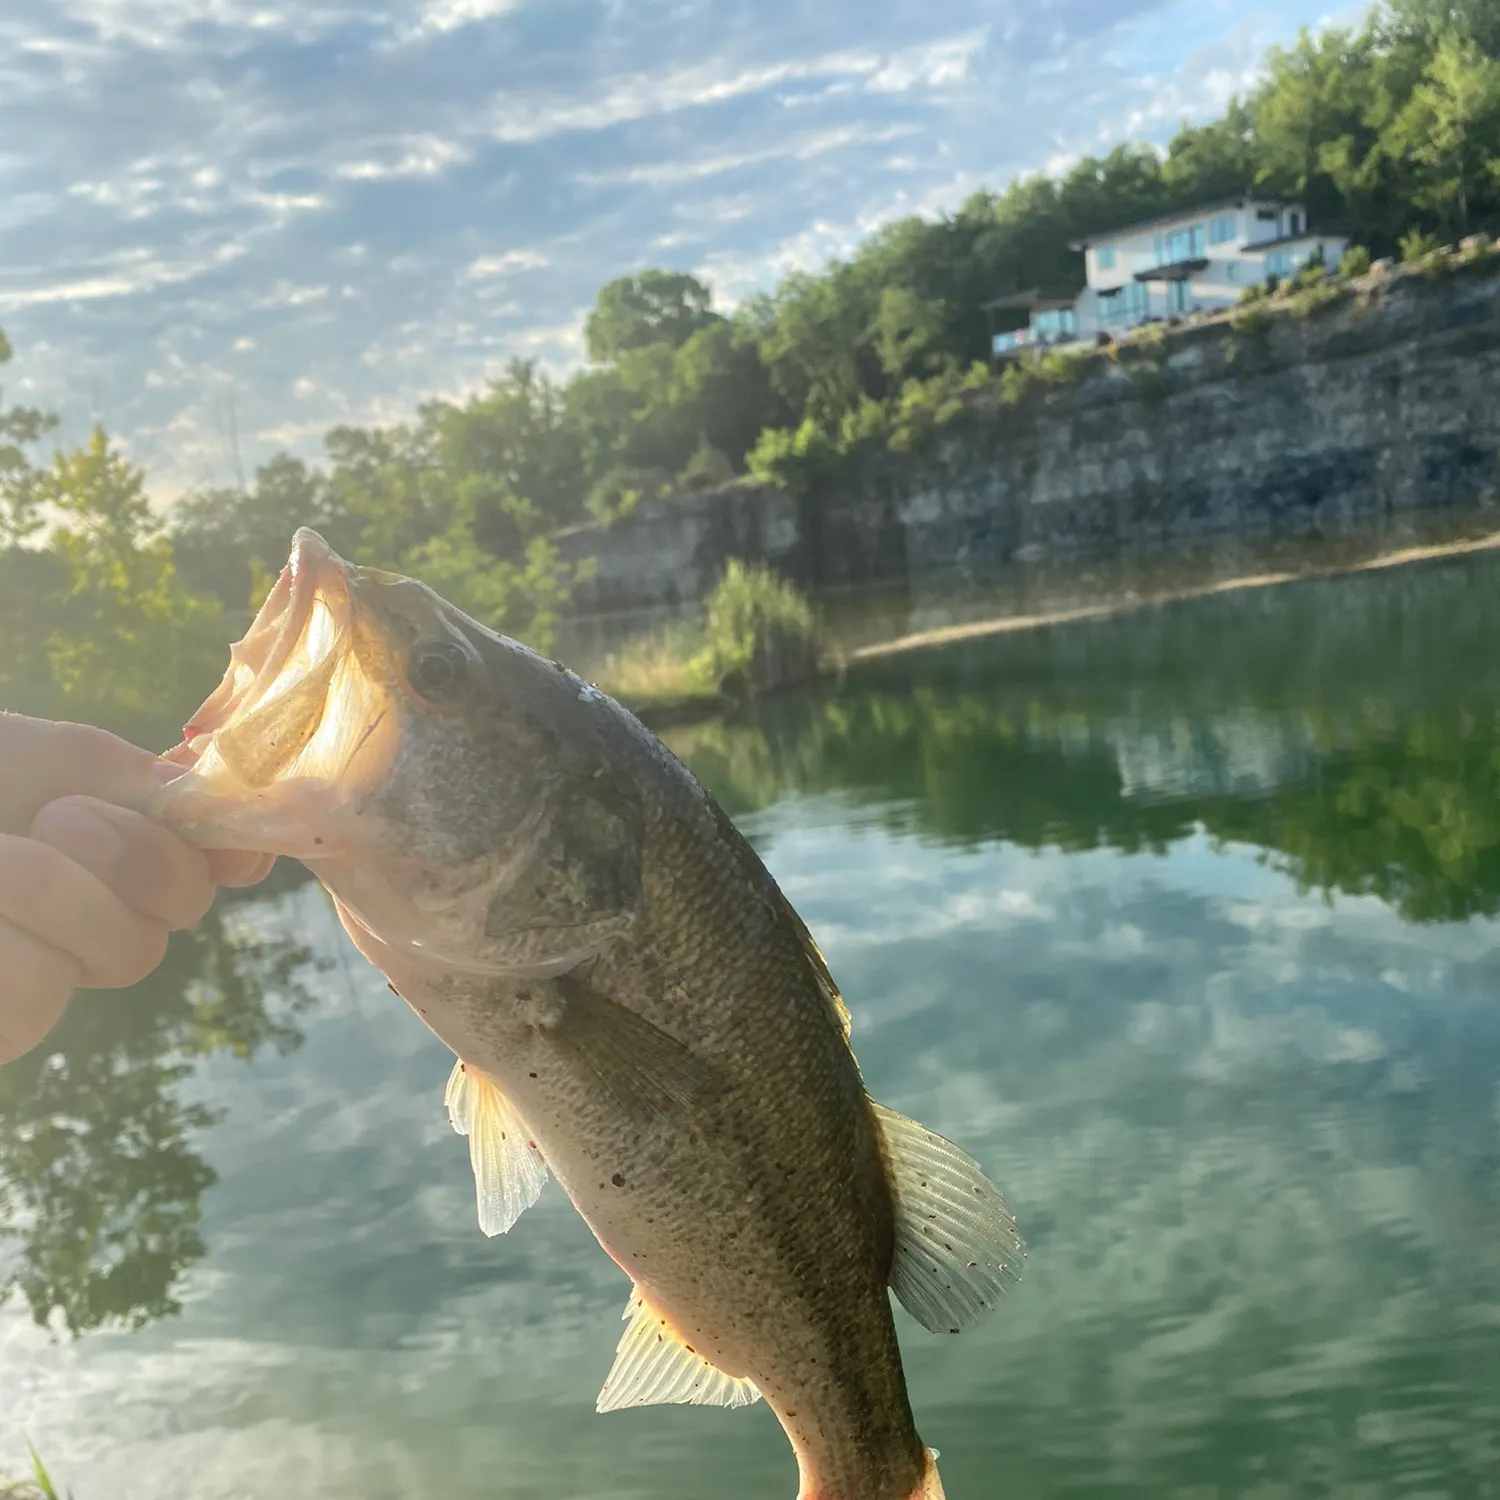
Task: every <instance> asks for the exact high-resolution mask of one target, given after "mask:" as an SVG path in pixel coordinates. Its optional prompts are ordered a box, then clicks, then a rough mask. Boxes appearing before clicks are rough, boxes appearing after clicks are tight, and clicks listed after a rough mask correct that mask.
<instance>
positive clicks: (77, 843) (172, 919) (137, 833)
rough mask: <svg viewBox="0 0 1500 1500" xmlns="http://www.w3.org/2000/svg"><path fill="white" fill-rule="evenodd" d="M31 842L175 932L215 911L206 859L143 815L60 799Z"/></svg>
mask: <svg viewBox="0 0 1500 1500" xmlns="http://www.w3.org/2000/svg"><path fill="white" fill-rule="evenodd" d="M31 836H32V838H34V839H40V840H41V841H42V842H43V843H45V844H50V845H51V846H52V848H54V849H57V850H59V851H60V852H61V853H63V854H66V855H67V856H68V858H69V859H71V860H72V861H73V862H74V863H75V864H79V865H82V866H83V868H84V869H85V870H88V871H89V872H90V873H91V874H93V875H96V876H97V877H98V878H99V880H101V881H102V882H103V883H104V884H105V885H106V886H108V887H109V889H110V890H111V891H113V892H114V894H115V895H116V896H118V897H119V898H120V900H121V901H123V902H124V903H125V904H126V905H127V906H128V907H130V908H131V909H132V910H133V911H136V912H139V913H140V914H141V915H142V916H145V917H153V918H155V919H156V920H157V921H158V922H161V923H163V924H165V925H166V926H167V927H168V928H170V929H171V930H172V931H174V932H176V931H178V930H179V929H181V928H183V927H191V926H192V925H193V924H194V923H195V922H197V921H198V920H199V919H200V918H201V917H202V916H203V914H204V912H206V911H207V910H208V908H209V907H210V906H212V905H213V899H214V880H213V874H212V872H211V870H210V867H209V862H208V857H207V855H205V854H204V853H203V852H202V851H201V850H198V849H194V848H193V847H192V845H190V844H185V843H183V841H182V840H181V839H180V838H178V837H177V836H176V834H174V833H171V832H170V831H169V830H167V829H165V828H163V827H162V826H161V825H160V824H159V823H153V822H152V821H151V819H150V818H145V817H142V816H141V814H140V813H134V812H128V811H126V810H125V809H124V808H122V807H113V806H111V805H110V804H109V803H107V802H100V801H98V800H97V799H96V798H93V797H60V798H58V799H57V801H55V802H49V803H48V804H47V805H46V807H44V808H43V809H42V810H41V811H40V812H39V813H38V814H37V815H36V817H35V818H34V819H32V823H31Z"/></svg>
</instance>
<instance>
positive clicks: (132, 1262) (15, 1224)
mask: <svg viewBox="0 0 1500 1500" xmlns="http://www.w3.org/2000/svg"><path fill="white" fill-rule="evenodd" d="M313 962H314V961H313V957H312V954H311V953H310V952H309V951H308V950H307V949H306V948H305V947H303V946H302V945H301V944H298V943H296V942H293V941H291V940H288V939H284V938H282V939H247V938H243V937H239V936H236V935H234V934H232V933H231V931H230V929H229V927H228V925H227V924H226V923H225V921H224V919H223V916H222V913H221V912H220V911H219V910H218V909H217V908H216V909H215V910H213V911H211V912H210V913H209V914H208V916H207V917H205V919H204V920H203V921H202V922H201V923H200V924H199V925H198V926H197V927H196V928H195V929H194V930H193V931H192V932H185V933H179V934H177V935H176V936H174V937H173V939H172V943H171V946H170V947H169V949H168V953H167V958H166V961H165V963H163V965H162V966H161V967H160V968H159V969H157V971H156V972H155V973H154V974H153V975H152V976H151V978H149V979H148V980H146V981H144V982H143V983H142V984H139V985H137V986H135V987H134V988H133V989H129V990H125V991H122V992H117V993H112V994H109V995H99V996H87V995H83V996H80V997H79V998H78V999H77V1000H76V1001H75V1002H74V1003H73V1004H72V1005H70V1006H69V1008H68V1013H67V1014H66V1015H65V1016H64V1017H63V1020H62V1022H61V1024H60V1025H59V1026H58V1028H57V1030H56V1031H55V1032H54V1033H53V1034H52V1036H51V1037H50V1038H49V1039H48V1043H47V1045H46V1046H45V1047H40V1048H37V1049H36V1050H35V1051H33V1052H30V1053H28V1054H27V1055H26V1056H25V1057H22V1058H20V1059H18V1060H17V1061H15V1062H13V1063H9V1064H7V1065H6V1066H5V1067H4V1068H3V1069H0V1240H9V1241H12V1242H13V1245H14V1250H13V1252H12V1253H7V1255H6V1256H5V1257H4V1263H3V1266H0V1303H3V1302H5V1301H6V1300H7V1298H9V1297H10V1296H12V1295H14V1294H17V1293H19V1294H20V1295H21V1296H23V1297H24V1298H25V1300H26V1302H27V1303H28V1304H29V1306H30V1308H31V1314H32V1317H33V1318H34V1319H35V1321H36V1322H37V1323H38V1324H41V1325H42V1326H44V1327H53V1328H57V1327H59V1325H60V1326H61V1328H64V1329H66V1330H67V1332H68V1333H70V1334H72V1335H74V1336H77V1335H79V1334H82V1333H87V1332H89V1331H91V1330H93V1329H97V1328H103V1327H108V1326H124V1327H129V1328H135V1327H140V1326H141V1325H142V1324H144V1323H147V1322H149V1321H151V1320H152V1319H154V1318H161V1317H165V1316H168V1315H170V1314H173V1313H175V1312H177V1311H179V1310H180V1304H179V1302H178V1300H177V1297H176V1289H177V1286H178V1283H179V1281H180V1279H181V1277H182V1275H183V1273H184V1272H185V1271H186V1270H187V1269H188V1268H189V1267H190V1266H192V1265H193V1264H194V1263H195V1262H196V1261H198V1260H199V1259H201V1257H202V1256H203V1254H204V1252H205V1249H206V1247H205V1245H204V1242H203V1237H202V1235H201V1234H200V1232H199V1228H198V1226H199V1221H200V1218H201V1212H202V1210H201V1203H202V1197H203V1193H204V1192H205V1191H206V1190H207V1189H208V1188H209V1187H210V1186H212V1184H213V1183H214V1181H215V1174H214V1171H213V1168H212V1167H210V1166H209V1165H208V1163H207V1162H206V1161H205V1160H204V1159H203V1157H202V1156H201V1154H200V1153H199V1150H198V1148H197V1144H196V1139H195V1138H196V1137H197V1136H198V1135H199V1134H200V1133H201V1132H202V1131H203V1130H204V1129H206V1128H207V1127H208V1126H209V1125H211V1124H212V1123H213V1122H214V1121H215V1120H217V1119H218V1118H219V1114H220V1112H219V1111H217V1110H214V1109H211V1108H208V1107H206V1106H204V1105H203V1104H201V1103H196V1102H194V1101H193V1100H192V1099H191V1098H189V1097H187V1094H186V1090H185V1087H184V1086H185V1085H186V1083H187V1082H188V1079H189V1078H190V1076H191V1074H192V1073H193V1071H194V1065H195V1063H196V1061H197V1060H198V1059H200V1058H205V1057H208V1056H210V1055H213V1054H228V1055H231V1056H234V1057H237V1058H242V1059H244V1058H249V1057H252V1056H254V1055H255V1054H256V1053H258V1052H260V1051H261V1050H263V1049H264V1048H267V1047H271V1048H275V1049H276V1050H277V1051H280V1052H283V1053H285V1052H288V1051H290V1050H291V1049H292V1048H294V1047H295V1046H296V1045H297V1044H298V1043H299V1042H300V1040H301V1034H300V1032H299V1031H298V1029H297V1027H296V1025H295V1019H294V1018H295V1016H296V1015H297V1013H298V1012H300V1011H301V1010H302V1009H303V1008H304V1007H306V1006H307V1005H309V1004H310V1003H311V1001H312V998H313V997H312V995H311V994H310V992H309V991H308V990H307V988H306V987H305V985H304V983H303V974H304V973H305V971H306V970H307V968H308V967H309V966H311V965H313Z"/></svg>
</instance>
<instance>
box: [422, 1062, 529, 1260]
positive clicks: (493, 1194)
mask: <svg viewBox="0 0 1500 1500" xmlns="http://www.w3.org/2000/svg"><path fill="white" fill-rule="evenodd" d="M443 1103H444V1104H446V1105H447V1106H448V1119H449V1121H450V1122H451V1123H452V1125H453V1128H454V1129H455V1130H456V1131H457V1132H458V1133H459V1134H460V1135H466V1136H468V1138H469V1163H470V1165H471V1166H472V1167H473V1168H474V1193H475V1197H476V1199H477V1200H478V1204H479V1227H480V1228H481V1229H482V1230H483V1231H484V1232H485V1233H486V1234H488V1235H496V1234H504V1233H505V1231H506V1230H507V1229H509V1228H510V1227H511V1225H512V1224H514V1223H515V1222H516V1220H517V1219H519V1218H520V1217H521V1215H522V1214H523V1213H525V1212H526V1210H527V1209H528V1208H530V1207H531V1205H532V1204H533V1203H535V1202H536V1200H537V1198H538V1197H540V1196H541V1191H542V1188H543V1187H544V1186H545V1184H546V1181H547V1163H546V1162H545V1161H543V1160H542V1153H541V1152H540V1151H539V1150H538V1149H537V1145H536V1142H535V1140H533V1139H532V1138H531V1137H530V1136H529V1135H528V1134H527V1132H526V1125H525V1122H524V1121H523V1120H522V1119H521V1117H520V1116H519V1115H518V1114H517V1113H516V1110H515V1106H514V1105H513V1104H512V1103H511V1102H510V1100H509V1099H507V1098H506V1096H505V1095H504V1094H503V1093H501V1091H500V1089H499V1088H498V1087H497V1086H496V1084H495V1081H494V1080H493V1079H492V1078H491V1077H490V1076H489V1075H488V1074H487V1073H481V1072H480V1071H479V1070H478V1069H477V1068H471V1067H470V1066H469V1065H468V1064H467V1063H465V1062H463V1061H462V1060H460V1061H458V1062H456V1063H454V1064H453V1071H452V1072H451V1073H450V1074H449V1075H448V1087H447V1089H446V1090H445V1091H444V1093H443Z"/></svg>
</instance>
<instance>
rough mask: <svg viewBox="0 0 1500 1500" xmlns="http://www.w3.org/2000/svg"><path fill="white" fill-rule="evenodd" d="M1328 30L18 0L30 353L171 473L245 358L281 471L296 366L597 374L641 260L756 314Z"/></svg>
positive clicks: (4, 300)
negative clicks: (592, 352) (871, 240)
mask: <svg viewBox="0 0 1500 1500" xmlns="http://www.w3.org/2000/svg"><path fill="white" fill-rule="evenodd" d="M1317 17H1318V11H1317V9H1316V7H1315V6H1314V5H1313V4H1312V3H1311V0H1266V3H1265V4H1263V5H1262V6H1261V7H1260V8H1259V9H1258V10H1257V11H1256V12H1255V14H1253V15H1251V16H1249V17H1244V16H1243V15H1241V16H1238V17H1235V16H1231V15H1229V14H1228V13H1227V12H1226V11H1225V10H1224V9H1223V8H1221V7H1215V6H1207V7H1205V6H1202V5H1197V4H1194V3H1192V0H1056V3H1055V4H1052V5H1049V6H1045V7H1043V6H1036V5H1033V4H1030V3H1022V0H998V3H996V0H953V3H952V4H950V5H948V6H945V7H943V8H942V9H941V10H937V11H934V10H932V9H931V7H928V6H926V5H921V4H918V3H917V0H880V3H878V4H876V5H874V6H866V5H864V4H863V3H860V4H856V3H855V0H830V3H829V4H827V5H820V6H809V5H806V4H804V3H800V0H755V4H754V5H752V6H751V7H748V8H745V7H741V8H740V9H739V10H730V11H725V10H724V9H723V7H715V6H710V5H707V4H704V3H700V0H642V3H640V4H630V5H626V4H620V3H615V0H566V3H559V4H557V5H551V4H548V5H542V4H539V3H535V0H523V3H510V0H505V3H499V0H374V3H370V4H363V3H360V4H356V3H354V0H299V3H297V4H296V5H293V4H291V3H290V0H138V3H132V4H129V5H127V4H124V3H121V0H11V3H9V4H7V5H6V6H5V7H4V8H3V12H0V318H3V319H4V321H5V326H6V332H7V333H8V334H9V336H10V337H11V341H12V343H13V344H14V345H15V348H16V351H17V363H16V365H15V366H14V367H13V368H12V376H13V378H19V379H26V380H30V381H31V382H32V385H31V387H30V390H31V392H32V393H33V395H34V399H38V400H40V401H42V402H44V403H45V404H49V405H51V406H54V407H56V408H58V409H61V410H63V413H64V416H65V418H67V420H68V422H69V424H71V425H72V426H76V425H78V421H79V420H81V418H82V412H81V410H80V411H78V412H76V414H75V413H74V412H73V411H72V410H71V409H72V408H74V407H76V405H77V402H78V401H79V399H80V398H79V397H78V396H77V395H76V391H77V390H78V389H79V388H81V386H82V385H83V384H88V385H90V386H91V387H93V386H97V387H99V388H101V389H104V390H106V391H108V392H109V393H110V395H109V399H108V400H107V401H106V402H105V409H106V411H107V413H108V417H109V420H110V422H111V425H112V426H113V427H114V428H115V429H116V430H118V431H119V432H120V433H122V434H123V435H124V436H125V437H127V438H130V439H132V441H135V440H136V438H137V435H138V437H139V446H140V447H141V448H142V449H146V448H149V449H150V451H151V454H152V460H151V478H152V483H153V486H154V487H155V488H156V490H157V491H158V492H161V493H163V494H167V493H170V492H172V491H173V490H174V489H176V488H180V487H181V486H183V485H185V484H189V483H194V482H199V480H198V479H196V478H195V477H194V476H196V475H199V474H201V473H202V472H203V468H204V460H203V457H202V454H203V452H204V450H205V448H206V447H207V448H211V447H212V444H211V442H208V441H207V440H202V441H200V440H198V439H191V438H190V437H189V436H188V435H189V434H191V433H194V432H199V433H211V432H212V430H213V426H214V422H213V419H212V418H211V416H210V414H209V413H208V412H207V411H206V410H201V411H199V410H195V407H196V405H197V404H200V401H201V400H206V399H207V397H206V396H205V397H202V398H200V397H199V395H198V394H196V393H197V392H200V391H201V392H207V391H210V390H217V389H219V388H220V386H221V385H222V383H223V381H224V380H226V379H227V378H228V375H229V372H230V371H231V370H232V371H233V378H234V388H235V390H236V392H237V393H238V394H237V397H236V399H237V401H238V402H239V404H240V407H241V416H242V421H241V423H240V430H241V431H242V432H244V433H246V434H248V435H249V436H247V438H246V440H245V457H246V459H247V461H249V462H250V463H251V464H252V465H253V464H254V463H255V462H259V461H261V460H263V459H264V458H265V457H267V456H269V452H270V451H271V450H270V444H271V443H272V442H273V441H274V440H277V439H279V438H282V437H286V436H287V435H288V434H290V433H292V432H293V431H296V432H301V431H302V429H303V428H304V426H305V424H306V423H307V421H308V420H309V419H310V416H311V415H312V413H310V412H308V411H307V410H305V409H304V406H305V405H306V404H310V403H301V402H298V401H297V400H296V398H295V397H293V396H292V394H291V392H292V387H293V383H294V382H295V381H296V380H297V379H299V378H306V379H309V380H312V381H314V382H315V383H316V385H317V387H318V389H319V390H320V391H321V392H325V393H327V392H337V393H339V397H340V400H341V402H342V403H343V409H344V411H345V413H346V415H347V419H348V420H364V419H366V417H367V416H368V414H370V413H375V412H392V413H399V412H401V411H403V410H409V409H410V408H411V407H412V406H413V405H415V404H416V403H417V402H418V401H420V400H421V399H423V398H424V397H425V396H427V395H429V394H431V393H433V392H435V391H462V390H465V389H472V388H474V387H475V386H476V385H477V384H478V383H480V382H482V381H483V380H484V379H485V378H486V375H487V373H488V372H491V371H493V369H494V368H496V366H497V364H503V362H504V359H505V357H506V356H507V355H509V354H515V353H524V352H528V351H532V352H536V351H540V352H541V357H543V358H545V359H546V360H548V361H549V362H553V361H555V362H556V364H557V367H558V368H560V369H565V368H567V367H568V366H569V363H570V362H572V363H576V362H577V361H578V360H579V359H581V357H582V349H581V342H580V340H579V339H578V337H577V336H576V331H577V330H578V329H579V328H580V327H581V322H582V318H583V316H584V313H585V311H586V309H587V308H588V306H589V305H590V303H591V302H592V299H593V297H594V294H595V292H596V291H597V289H598V287H599V286H600V285H602V284H603V283H604V282H606V281H608V280H610V279H611V278H612V277H615V276H618V275H620V274H623V273H625V272H628V271H630V270H633V269H636V268H639V267H641V266H644V265H647V264H650V263H653V262H665V263H666V264H669V265H671V266H674V267H679V268H682V269H689V268H694V267H696V268H698V269H699V270H700V271H702V272H703V273H704V274H706V275H708V276H709V277H710V278H711V279H712V280H713V282H714V285H715V291H716V294H717V295H718V297H719V299H720V301H721V302H723V303H725V304H732V303H733V302H735V301H737V300H739V299H742V298H744V297H745V296H748V295H750V294H752V293H754V292H756V291H759V290H762V289H765V288H766V287H767V286H768V285H769V283H770V282H772V281H773V280H774V279H775V278H776V277H777V276H779V275H781V274H784V273H785V272H786V271H787V270H791V269H805V270H815V269H817V268H818V267H819V266H820V265H821V264H822V263H823V262H824V261H826V260H827V259H828V258H829V257H830V256H835V255H846V254H848V253H849V251H850V250H851V249H852V248H853V247H854V246H855V245H856V244H857V243H858V241H859V238H860V237H861V236H862V235H863V234H865V233H868V232H869V231H870V230H871V229H872V228H876V227H879V226H880V225H883V224H885V223H888V222H890V221H891V219H893V218H895V217H898V216H900V215H901V214H904V213H913V212H916V213H926V214H937V213H941V212H944V211H946V210H949V209H951V208H953V207H955V206H956V205H957V204H958V203H959V202H961V201H962V199H963V197H964V196H965V195H966V194H968V193H970V192H972V191H973V190H974V188H975V187H977V186H980V185H985V184H989V185H994V186H1002V185H1003V184H1004V182H1005V181H1006V180H1007V179H1008V178H1009V177H1011V176H1013V175H1014V174H1016V173H1020V172H1025V171H1034V170H1037V169H1040V168H1042V167H1044V166H1046V167H1048V168H1049V169H1051V170H1060V169H1061V168H1062V167H1063V166H1064V165H1065V164H1066V163H1067V162H1069V161H1071V160H1073V159H1074V158H1076V156H1077V155H1079V154H1081V153H1083V152H1086V151H1090V150H1096V149H1099V148H1100V147H1101V146H1102V145H1105V144H1108V143H1110V142H1112V141H1113V140H1115V139H1118V138H1120V137H1122V136H1125V135H1128V134H1130V133H1132V132H1137V131H1141V130H1144V131H1148V132H1153V133H1155V134H1156V135H1157V136H1158V137H1159V138H1160V137H1164V136H1165V135H1167V134H1169V133H1170V132H1171V130H1172V129H1173V128H1175V125H1176V123H1177V120H1178V118H1179V117H1180V115H1181V114H1183V113H1187V114H1189V115H1193V116H1201V115H1203V114H1204V113H1206V112H1211V111H1213V110H1215V109H1217V108H1219V107H1220V106H1221V104H1222V101H1223V98H1224V97H1225V94H1226V91H1229V90H1232V89H1234V88H1237V87H1242V86H1243V84H1244V81H1245V80H1246V79H1248V78H1250V77H1252V76H1253V73H1254V69H1255V68H1256V66H1257V65H1258V60H1259V56H1260V53H1261V51H1262V49H1263V47H1264V45H1265V44H1266V43H1267V42H1269V41H1272V40H1277V39H1281V40H1286V39H1289V38H1290V37H1291V36H1292V35H1293V34H1294V32H1295V28H1296V26H1297V25H1298V24H1299V23H1301V22H1305V21H1313V20H1316V19H1317ZM522 273H524V275H525V283H524V284H525V288H526V294H525V298H524V300H523V301H522V300H520V299H518V298H517V297H516V296H515V295H514V291H513V286H512V285H511V283H513V282H515V278H517V277H519V276H520V275H521V274H522ZM516 284H519V283H516ZM518 301H519V303H520V305H517V304H518ZM402 330H407V331H405V332H403V331H402ZM375 350H379V351H385V353H384V354H383V355H382V356H381V357H370V356H371V351H375ZM169 351H170V356H171V359H173V360H175V361H177V363H176V364H172V363H170V361H169ZM394 351H399V357H396V356H395V353H394ZM153 371H154V372H155V373H156V378H155V379H148V378H147V377H148V375H150V374H151V373H152V372H153ZM75 417H76V419H75ZM266 435H272V436H270V437H268V436H266ZM179 440H180V441H182V443H183V444H184V446H183V448H182V449H181V451H177V450H175V449H174V447H173V446H172V445H173V443H174V442H176V441H179ZM298 442H299V444H300V448H299V451H302V452H304V453H307V454H313V453H315V452H316V451H317V443H316V440H315V438H314V437H305V438H299V439H298ZM195 454H196V455H197V456H194V455H195Z"/></svg>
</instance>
